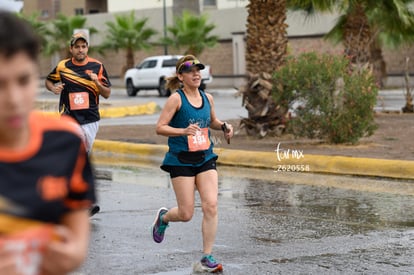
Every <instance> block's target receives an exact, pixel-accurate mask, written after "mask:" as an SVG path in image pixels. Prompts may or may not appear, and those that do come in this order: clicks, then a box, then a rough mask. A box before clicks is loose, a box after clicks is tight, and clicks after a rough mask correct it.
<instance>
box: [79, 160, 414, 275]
mask: <svg viewBox="0 0 414 275" xmlns="http://www.w3.org/2000/svg"><path fill="white" fill-rule="evenodd" d="M99 168H100V169H104V170H106V171H111V172H112V176H113V179H112V181H109V180H100V181H99V186H98V194H99V202H100V205H101V209H102V211H101V212H100V213H98V214H97V215H96V216H94V217H92V218H91V222H92V225H93V232H92V238H91V245H90V253H89V256H88V259H87V261H86V263H85V265H84V266H83V267H82V269H81V270H79V271H78V272H76V273H74V274H158V275H161V274H170V275H173V274H193V273H192V268H191V267H192V264H193V263H195V262H196V261H197V260H199V258H200V256H201V247H202V244H201V232H200V225H201V209H200V204H199V199H198V197H196V198H197V203H196V211H195V214H194V217H193V219H192V220H191V221H190V222H188V223H174V224H170V227H169V228H168V229H167V232H166V238H165V240H164V242H163V243H161V244H157V243H155V242H153V241H152V239H151V236H150V225H151V223H152V222H153V219H154V215H155V214H156V211H157V210H158V208H159V207H161V206H166V207H172V206H174V205H175V196H174V193H173V190H172V189H171V186H170V182H169V178H168V177H167V174H166V173H164V172H162V171H161V170H160V169H159V168H157V167H134V168H131V167H129V168H123V169H120V168H114V167H112V168H108V167H104V166H102V167H99ZM219 177H220V182H219V184H220V186H219V228H218V232H217V240H216V245H215V248H214V255H215V256H216V258H217V259H219V260H220V261H221V262H222V263H223V266H224V270H225V272H224V274H258V275H259V274H414V263H413V260H412V259H413V256H414V244H413V240H414V229H413V225H414V213H413V211H412V209H413V206H414V197H413V194H414V184H413V182H405V181H387V180H381V179H373V178H355V177H338V176H327V175H324V176H322V175H317V174H289V173H275V172H274V171H269V170H253V169H246V168H243V169H241V168H234V167H219ZM338 186H339V188H338ZM362 189H364V190H365V191H362ZM366 190H369V191H366Z"/></svg>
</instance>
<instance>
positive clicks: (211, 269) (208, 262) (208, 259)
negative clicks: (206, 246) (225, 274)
mask: <svg viewBox="0 0 414 275" xmlns="http://www.w3.org/2000/svg"><path fill="white" fill-rule="evenodd" d="M200 264H201V269H202V270H203V271H204V272H208V273H219V272H222V271H223V266H222V264H220V263H218V262H217V261H216V259H214V257H213V255H211V254H209V255H205V256H203V258H201V261H200Z"/></svg>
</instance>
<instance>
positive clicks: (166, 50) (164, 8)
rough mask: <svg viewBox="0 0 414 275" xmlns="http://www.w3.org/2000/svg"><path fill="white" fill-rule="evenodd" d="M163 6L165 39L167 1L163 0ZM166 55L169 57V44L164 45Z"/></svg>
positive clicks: (165, 33)
mask: <svg viewBox="0 0 414 275" xmlns="http://www.w3.org/2000/svg"><path fill="white" fill-rule="evenodd" d="M162 5H163V7H162V8H163V10H162V12H163V19H164V39H166V38H167V8H166V6H165V0H162ZM164 54H165V55H167V54H168V46H167V44H165V43H164Z"/></svg>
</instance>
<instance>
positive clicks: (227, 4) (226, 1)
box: [108, 0, 249, 12]
mask: <svg viewBox="0 0 414 275" xmlns="http://www.w3.org/2000/svg"><path fill="white" fill-rule="evenodd" d="M174 1H175V2H178V1H181V0H139V1H136V0H108V12H122V11H130V10H144V9H154V8H163V7H164V4H165V7H166V8H170V7H172V6H173V2H174ZM193 1H199V3H198V5H199V6H200V8H201V10H204V9H217V10H221V9H231V8H240V7H245V6H246V5H247V4H248V3H249V0H193Z"/></svg>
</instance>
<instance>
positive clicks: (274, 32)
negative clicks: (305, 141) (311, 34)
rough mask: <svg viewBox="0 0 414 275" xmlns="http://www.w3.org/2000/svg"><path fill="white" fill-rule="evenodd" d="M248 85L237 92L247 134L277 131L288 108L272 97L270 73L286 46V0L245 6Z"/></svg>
mask: <svg viewBox="0 0 414 275" xmlns="http://www.w3.org/2000/svg"><path fill="white" fill-rule="evenodd" d="M247 9H248V17H247V34H246V70H247V73H248V79H247V85H246V86H245V87H242V88H241V90H240V92H241V93H242V95H243V105H244V107H245V108H246V109H247V111H248V118H244V119H242V121H241V125H240V127H241V128H243V127H244V128H245V129H246V131H247V134H249V135H255V136H260V137H263V136H266V135H268V134H273V135H280V134H281V132H282V131H283V129H284V125H285V123H286V118H287V111H288V110H285V109H284V108H281V107H280V106H279V104H278V103H277V102H275V101H274V99H273V97H272V90H273V83H272V74H273V72H274V71H275V70H276V69H277V68H279V67H280V66H281V65H282V64H283V62H284V57H285V55H286V50H287V42H288V40H287V33H286V28H287V24H286V23H285V21H286V0H273V1H272V0H258V1H256V0H254V1H253V0H251V1H250V3H249V4H248V6H247Z"/></svg>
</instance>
